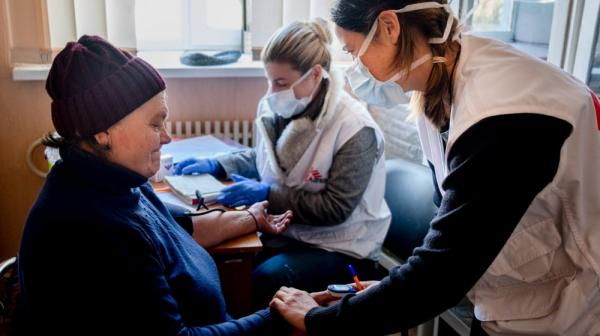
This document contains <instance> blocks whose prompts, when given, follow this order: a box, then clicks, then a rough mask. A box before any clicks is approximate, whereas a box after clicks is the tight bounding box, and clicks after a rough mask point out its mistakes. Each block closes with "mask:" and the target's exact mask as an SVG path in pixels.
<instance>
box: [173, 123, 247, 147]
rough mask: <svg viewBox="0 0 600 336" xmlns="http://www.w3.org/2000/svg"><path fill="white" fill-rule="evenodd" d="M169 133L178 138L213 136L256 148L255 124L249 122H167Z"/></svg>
mask: <svg viewBox="0 0 600 336" xmlns="http://www.w3.org/2000/svg"><path fill="white" fill-rule="evenodd" d="M166 128H167V133H168V134H169V135H170V136H172V137H176V138H189V137H194V136H200V135H208V134H212V135H214V136H216V137H218V138H226V139H230V140H233V141H236V142H239V143H240V144H242V145H244V146H248V147H252V146H254V136H253V134H254V123H253V122H251V121H248V120H213V121H202V120H195V121H167V122H166Z"/></svg>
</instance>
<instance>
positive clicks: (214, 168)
mask: <svg viewBox="0 0 600 336" xmlns="http://www.w3.org/2000/svg"><path fill="white" fill-rule="evenodd" d="M220 165H221V164H220V163H219V161H217V160H215V159H193V158H190V159H185V160H183V161H181V162H179V163H178V164H176V165H175V175H191V174H211V175H215V174H216V173H218V172H219V168H220Z"/></svg>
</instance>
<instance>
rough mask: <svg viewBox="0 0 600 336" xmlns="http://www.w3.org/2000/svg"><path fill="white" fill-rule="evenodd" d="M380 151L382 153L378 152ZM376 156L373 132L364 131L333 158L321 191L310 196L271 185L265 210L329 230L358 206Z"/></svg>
mask: <svg viewBox="0 0 600 336" xmlns="http://www.w3.org/2000/svg"><path fill="white" fill-rule="evenodd" d="M382 150H383V149H382ZM378 155H379V153H378V150H377V137H376V136H375V131H374V130H373V129H372V128H370V127H365V128H363V129H361V130H360V131H358V132H357V133H356V134H355V135H354V136H353V137H352V138H350V139H349V140H348V141H347V142H346V143H345V144H344V145H343V146H342V147H341V148H340V149H339V150H338V152H337V153H336V154H335V156H334V157H333V161H332V163H331V168H330V169H329V174H328V175H329V176H328V180H327V181H326V182H325V188H324V189H323V190H322V191H320V192H310V191H306V190H301V189H295V188H294V189H293V188H289V187H287V186H285V185H281V184H273V185H271V189H270V191H269V208H270V210H269V211H270V212H272V213H282V212H284V211H286V210H288V209H291V210H293V211H294V223H298V224H306V225H314V226H331V225H337V224H340V223H343V222H344V221H345V220H346V219H348V217H349V216H350V215H351V214H352V212H353V211H354V209H355V208H356V206H357V205H358V203H359V202H360V200H361V198H362V196H363V194H364V192H365V190H366V189H367V186H368V185H369V180H370V179H371V174H372V172H373V168H374V162H376V160H377V157H378Z"/></svg>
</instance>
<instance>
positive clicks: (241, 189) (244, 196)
mask: <svg viewBox="0 0 600 336" xmlns="http://www.w3.org/2000/svg"><path fill="white" fill-rule="evenodd" d="M231 179H232V180H234V181H235V182H236V183H235V184H233V185H230V186H229V187H227V188H224V189H223V190H221V192H222V193H223V194H222V195H221V196H219V197H217V202H219V203H222V204H225V205H226V206H228V207H232V208H235V207H238V206H241V205H250V204H254V203H256V202H260V201H264V200H266V199H267V197H268V196H269V189H270V186H269V185H268V184H266V183H262V182H258V181H256V180H252V179H249V178H245V177H243V176H240V175H236V174H231Z"/></svg>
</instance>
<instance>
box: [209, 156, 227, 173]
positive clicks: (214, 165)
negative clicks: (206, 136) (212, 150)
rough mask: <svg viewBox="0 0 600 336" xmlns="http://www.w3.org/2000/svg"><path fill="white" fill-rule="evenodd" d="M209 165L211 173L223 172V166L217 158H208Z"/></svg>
mask: <svg viewBox="0 0 600 336" xmlns="http://www.w3.org/2000/svg"><path fill="white" fill-rule="evenodd" d="M208 166H209V169H210V174H211V175H219V173H221V172H223V171H224V170H223V166H221V164H220V163H219V161H217V160H216V159H208Z"/></svg>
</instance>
